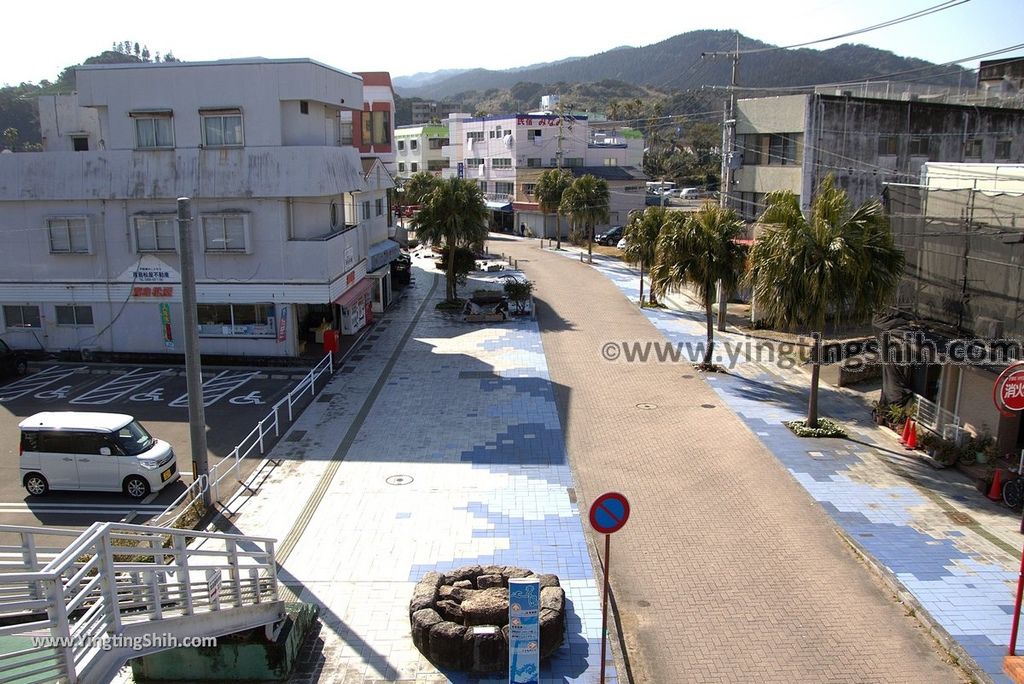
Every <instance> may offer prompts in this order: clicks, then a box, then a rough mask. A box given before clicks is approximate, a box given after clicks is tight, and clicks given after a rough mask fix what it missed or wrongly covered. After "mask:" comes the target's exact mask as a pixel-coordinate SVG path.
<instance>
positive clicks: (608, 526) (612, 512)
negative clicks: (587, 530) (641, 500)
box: [590, 492, 629, 534]
mask: <svg viewBox="0 0 1024 684" xmlns="http://www.w3.org/2000/svg"><path fill="white" fill-rule="evenodd" d="M627 520H629V501H627V500H626V497H624V496H623V495H622V494H619V493H618V492H608V493H606V494H602V495H601V496H599V497H597V499H595V500H594V503H593V504H591V506H590V526H591V527H593V528H594V529H595V530H597V531H598V532H600V533H601V534H611V533H612V532H618V531H619V530H621V529H622V526H623V525H625V524H626V521H627Z"/></svg>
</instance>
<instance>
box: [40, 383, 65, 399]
mask: <svg viewBox="0 0 1024 684" xmlns="http://www.w3.org/2000/svg"><path fill="white" fill-rule="evenodd" d="M71 387H72V385H61V386H60V387H57V388H54V389H49V390H43V391H42V392H36V393H35V394H33V395H32V396H33V397H35V398H36V399H64V398H65V397H67V396H68V395H69V394H71Z"/></svg>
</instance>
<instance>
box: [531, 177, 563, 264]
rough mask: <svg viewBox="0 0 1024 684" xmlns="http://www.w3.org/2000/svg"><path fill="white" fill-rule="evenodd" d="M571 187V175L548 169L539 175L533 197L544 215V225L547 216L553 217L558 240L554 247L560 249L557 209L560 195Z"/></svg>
mask: <svg viewBox="0 0 1024 684" xmlns="http://www.w3.org/2000/svg"><path fill="white" fill-rule="evenodd" d="M570 185H572V174H571V173H569V172H568V171H565V170H564V169H548V170H547V171H545V172H544V173H542V174H540V178H538V179H537V187H536V188H535V189H534V191H533V192H534V195H535V196H536V197H537V204H538V205H540V210H541V212H542V213H543V214H544V217H545V218H544V224H545V225H547V215H548V214H554V215H555V233H556V236H557V239H558V243H557V245H556V247H557V248H558V249H561V248H562V221H561V214H560V213H559V210H558V207H559V205H560V204H561V202H562V193H564V192H565V190H566V188H568V187H569V186H570Z"/></svg>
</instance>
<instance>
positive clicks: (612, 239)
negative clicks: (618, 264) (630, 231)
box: [594, 226, 625, 247]
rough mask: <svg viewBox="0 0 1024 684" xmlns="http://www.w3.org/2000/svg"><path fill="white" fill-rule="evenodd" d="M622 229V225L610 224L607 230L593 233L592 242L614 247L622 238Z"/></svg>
mask: <svg viewBox="0 0 1024 684" xmlns="http://www.w3.org/2000/svg"><path fill="white" fill-rule="evenodd" d="M624 230H625V229H624V228H623V227H622V226H612V227H611V228H609V229H608V230H606V231H604V232H601V233H598V234H597V235H595V236H594V242H596V243H597V244H599V245H607V246H608V247H614V246H615V245H617V244H618V242H619V240H621V239H622V233H623V231H624Z"/></svg>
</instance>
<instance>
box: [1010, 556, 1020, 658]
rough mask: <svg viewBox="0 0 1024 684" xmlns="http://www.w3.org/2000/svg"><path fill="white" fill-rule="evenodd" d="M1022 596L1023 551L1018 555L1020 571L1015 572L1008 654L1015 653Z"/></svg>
mask: <svg viewBox="0 0 1024 684" xmlns="http://www.w3.org/2000/svg"><path fill="white" fill-rule="evenodd" d="M1022 597H1024V552H1021V555H1020V572H1019V573H1018V574H1017V599H1016V601H1014V603H1013V628H1012V629H1011V630H1010V649H1009V651H1008V652H1007V654H1008V655H1016V653H1015V651H1016V650H1017V627H1018V626H1020V603H1021V598H1022Z"/></svg>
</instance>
